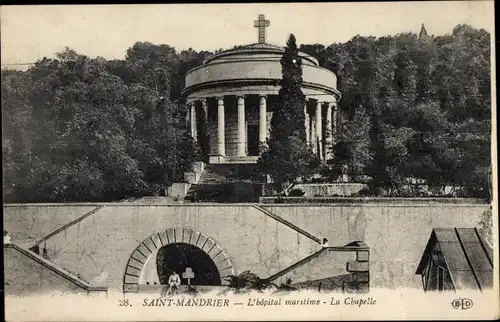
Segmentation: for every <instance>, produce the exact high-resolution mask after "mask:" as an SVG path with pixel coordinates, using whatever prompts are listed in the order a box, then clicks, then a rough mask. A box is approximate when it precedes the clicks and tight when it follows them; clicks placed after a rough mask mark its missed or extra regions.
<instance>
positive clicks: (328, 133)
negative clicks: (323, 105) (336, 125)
mask: <svg viewBox="0 0 500 322" xmlns="http://www.w3.org/2000/svg"><path fill="white" fill-rule="evenodd" d="M332 107H333V103H331V102H330V103H328V107H327V110H326V147H325V149H326V152H325V156H326V159H327V160H329V159H331V158H332V153H331V149H332V144H333V130H332Z"/></svg>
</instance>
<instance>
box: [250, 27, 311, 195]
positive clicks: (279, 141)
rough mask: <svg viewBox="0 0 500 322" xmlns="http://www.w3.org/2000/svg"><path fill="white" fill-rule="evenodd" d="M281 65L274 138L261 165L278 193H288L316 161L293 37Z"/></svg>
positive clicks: (273, 120)
mask: <svg viewBox="0 0 500 322" xmlns="http://www.w3.org/2000/svg"><path fill="white" fill-rule="evenodd" d="M280 62H281V67H282V79H281V81H280V86H281V87H280V90H279V93H278V103H277V105H276V106H275V109H274V112H273V117H272V119H271V137H270V139H269V140H268V142H267V143H268V144H267V147H265V148H264V151H263V153H262V154H261V157H260V158H259V160H258V164H259V167H260V169H261V171H262V172H263V173H265V174H268V175H269V176H270V177H271V178H272V180H273V182H274V183H275V187H276V190H278V191H279V192H281V193H284V194H287V193H288V190H289V189H288V188H289V187H290V186H291V185H293V183H295V182H296V181H297V180H299V179H302V180H305V179H307V177H308V176H309V175H311V173H313V171H314V165H315V162H316V158H315V157H314V156H313V155H312V153H311V151H310V149H309V148H308V147H307V143H306V131H305V116H304V106H305V96H304V93H302V89H301V86H302V60H301V58H300V57H299V52H298V48H297V44H296V39H295V36H294V35H293V34H291V35H290V38H289V39H288V41H287V47H286V48H285V53H284V54H283V57H282V58H281V61H280Z"/></svg>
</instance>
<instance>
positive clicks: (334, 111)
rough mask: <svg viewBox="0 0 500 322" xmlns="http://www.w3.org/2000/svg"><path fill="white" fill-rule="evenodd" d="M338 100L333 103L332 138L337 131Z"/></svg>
mask: <svg viewBox="0 0 500 322" xmlns="http://www.w3.org/2000/svg"><path fill="white" fill-rule="evenodd" d="M337 108H338V106H337V102H335V103H332V110H333V111H332V112H333V116H332V138H333V134H335V133H337Z"/></svg>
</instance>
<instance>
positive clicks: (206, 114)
mask: <svg viewBox="0 0 500 322" xmlns="http://www.w3.org/2000/svg"><path fill="white" fill-rule="evenodd" d="M201 108H202V109H203V114H205V122H207V120H208V108H207V99H206V98H204V99H202V100H201Z"/></svg>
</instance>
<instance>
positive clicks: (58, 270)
mask: <svg viewBox="0 0 500 322" xmlns="http://www.w3.org/2000/svg"><path fill="white" fill-rule="evenodd" d="M4 248H13V249H15V250H17V251H18V252H20V253H21V254H23V255H25V256H27V257H29V258H30V259H32V260H34V261H35V262H37V263H39V264H40V265H42V266H44V267H45V268H48V269H50V270H51V271H53V272H54V273H56V274H58V275H59V276H61V277H62V278H64V279H66V280H68V281H70V282H72V283H73V284H75V285H76V286H78V287H81V288H83V289H84V290H86V291H107V290H108V288H107V287H105V286H93V285H90V284H89V283H87V282H86V281H84V280H82V279H81V278H79V277H77V276H75V275H73V274H71V273H70V272H68V271H66V270H65V269H63V268H61V267H59V266H57V265H55V264H54V263H52V262H50V261H48V260H46V259H45V258H43V257H41V256H39V255H37V254H36V253H34V252H32V251H30V250H27V249H24V248H21V247H19V246H17V245H15V244H4Z"/></svg>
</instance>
